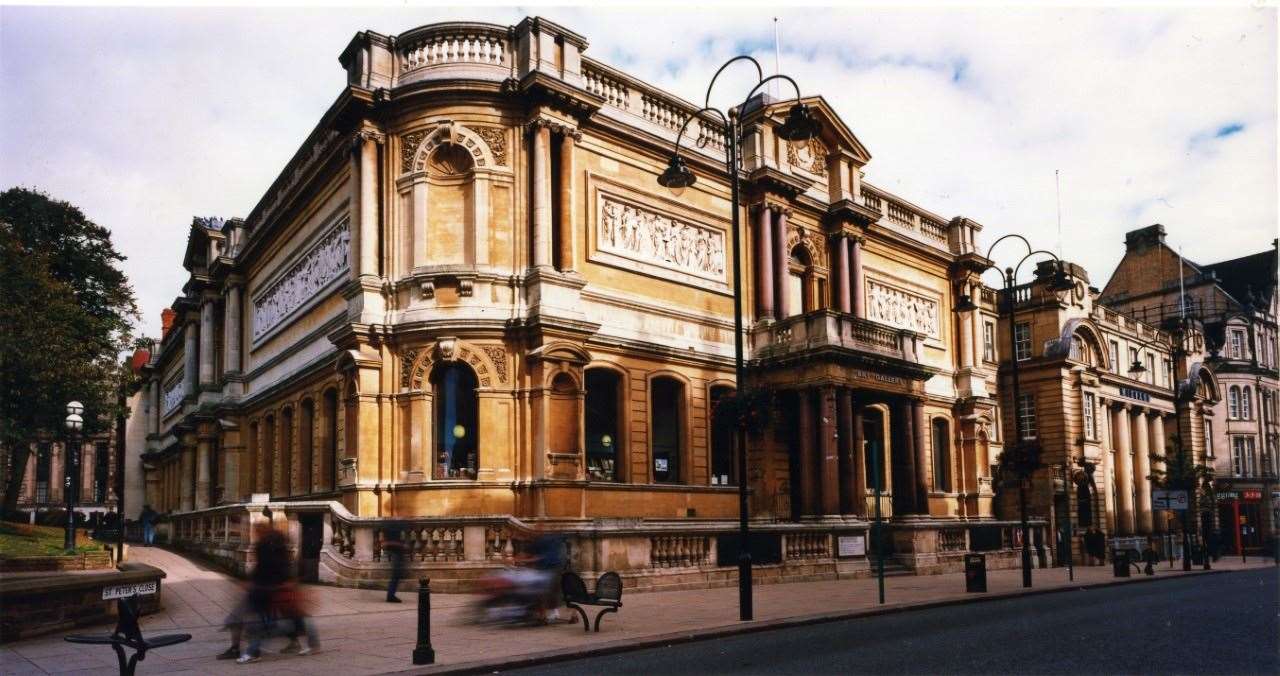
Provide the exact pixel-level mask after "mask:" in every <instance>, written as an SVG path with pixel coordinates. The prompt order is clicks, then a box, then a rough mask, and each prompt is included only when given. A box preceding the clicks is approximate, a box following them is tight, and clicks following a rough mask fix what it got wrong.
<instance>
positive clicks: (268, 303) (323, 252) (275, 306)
mask: <svg viewBox="0 0 1280 676" xmlns="http://www.w3.org/2000/svg"><path fill="white" fill-rule="evenodd" d="M350 251H351V226H350V225H349V224H348V223H347V221H345V220H344V221H343V222H341V223H339V224H338V225H337V226H336V227H334V228H333V230H330V231H329V233H328V234H326V235H325V236H324V237H322V238H321V239H320V241H319V242H317V243H316V244H315V245H314V246H312V247H311V248H310V249H309V250H308V251H307V253H306V254H305V255H303V256H302V258H301V259H300V260H298V261H297V262H295V263H294V264H293V266H292V267H290V268H289V271H288V272H286V273H285V274H284V275H282V276H281V277H280V279H278V280H276V282H275V283H273V284H272V285H271V286H270V287H269V288H268V289H267V290H266V291H265V292H263V293H262V294H261V295H259V296H258V297H256V298H255V299H254V300H253V340H254V342H257V341H258V340H260V339H262V338H264V337H266V336H267V334H269V333H270V332H271V331H272V330H273V329H275V328H276V327H277V326H279V325H280V324H281V323H282V322H283V321H284V320H285V319H286V318H288V317H289V316H290V315H292V314H293V313H294V312H297V311H298V310H299V309H300V308H301V307H302V306H303V305H305V304H307V303H308V302H309V301H311V300H312V299H313V298H315V297H316V295H317V294H318V293H320V292H321V291H322V290H324V289H325V287H327V286H329V285H330V284H331V283H333V282H335V281H337V280H339V279H345V278H346V276H347V270H348V269H349V267H350V263H349V260H348V254H349V253H350Z"/></svg>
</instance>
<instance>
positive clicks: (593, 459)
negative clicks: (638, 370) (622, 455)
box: [584, 368, 621, 481]
mask: <svg viewBox="0 0 1280 676" xmlns="http://www.w3.org/2000/svg"><path fill="white" fill-rule="evenodd" d="M619 380H620V378H619V377H618V374H617V373H614V372H613V371H610V370H609V369H600V368H597V369H588V370H587V373H586V383H587V398H586V417H585V419H584V425H585V427H586V434H587V476H588V477H589V478H590V479H591V480H592V481H617V480H618V478H619V477H618V469H619V468H618V465H619V464H620V463H619V462H618V450H619V447H620V445H621V439H619V438H618V427H619V426H618V397H619V392H620V390H621V385H620V383H619Z"/></svg>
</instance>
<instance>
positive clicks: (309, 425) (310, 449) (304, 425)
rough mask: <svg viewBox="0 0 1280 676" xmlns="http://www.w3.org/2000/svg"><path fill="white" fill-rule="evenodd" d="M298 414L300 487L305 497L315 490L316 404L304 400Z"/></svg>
mask: <svg viewBox="0 0 1280 676" xmlns="http://www.w3.org/2000/svg"><path fill="white" fill-rule="evenodd" d="M298 412H299V414H300V415H299V418H298V486H299V487H300V492H301V493H302V494H303V495H305V494H307V493H310V492H312V491H314V490H315V486H314V485H312V477H311V463H312V462H314V460H315V442H316V429H315V422H316V403H315V402H314V401H312V400H310V399H303V400H302V403H301V404H300V405H299V406H298Z"/></svg>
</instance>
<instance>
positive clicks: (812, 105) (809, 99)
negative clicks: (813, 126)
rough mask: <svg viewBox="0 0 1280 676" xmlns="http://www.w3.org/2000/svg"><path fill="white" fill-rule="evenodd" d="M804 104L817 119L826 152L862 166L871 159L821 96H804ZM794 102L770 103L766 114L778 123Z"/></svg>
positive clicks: (792, 100) (869, 153)
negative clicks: (845, 155)
mask: <svg viewBox="0 0 1280 676" xmlns="http://www.w3.org/2000/svg"><path fill="white" fill-rule="evenodd" d="M800 100H801V101H802V102H803V103H804V104H805V105H807V106H809V112H810V113H811V114H812V115H813V118H814V119H815V120H817V121H818V125H819V126H820V127H821V132H820V133H819V137H818V138H819V139H821V141H822V142H823V145H824V146H825V147H826V151H827V153H832V152H838V153H842V154H847V155H848V156H849V157H851V158H852V160H853V163H854V164H855V165H858V166H862V165H864V164H866V163H867V162H870V161H871V151H869V150H867V147H866V146H864V145H862V141H859V140H858V137H856V136H854V135H853V132H852V131H850V129H849V127H848V126H847V125H846V124H845V123H844V120H842V119H840V116H839V115H838V114H836V111H835V109H834V108H832V107H831V104H829V103H827V100H826V99H824V98H822V97H821V96H805V97H802V98H801V99H800ZM794 104H795V99H785V100H782V101H778V102H774V103H770V104H769V107H768V108H767V109H766V114H767V115H768V116H769V117H771V118H774V119H776V120H778V124H781V123H782V120H784V119H786V115H787V111H788V110H790V109H791V106H792V105H794Z"/></svg>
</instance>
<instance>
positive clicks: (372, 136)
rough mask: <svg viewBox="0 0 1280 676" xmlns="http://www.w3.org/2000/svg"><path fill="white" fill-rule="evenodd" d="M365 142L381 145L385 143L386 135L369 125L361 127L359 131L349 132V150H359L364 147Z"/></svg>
mask: <svg viewBox="0 0 1280 676" xmlns="http://www.w3.org/2000/svg"><path fill="white" fill-rule="evenodd" d="M365 141H373V142H374V143H377V144H378V145H382V144H384V143H386V142H387V135H386V134H384V133H382V132H381V131H378V129H377V128H375V127H373V126H370V125H362V126H361V127H360V128H359V129H357V130H355V131H353V132H351V150H353V151H357V150H360V149H361V148H363V147H364V143H365Z"/></svg>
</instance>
